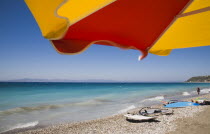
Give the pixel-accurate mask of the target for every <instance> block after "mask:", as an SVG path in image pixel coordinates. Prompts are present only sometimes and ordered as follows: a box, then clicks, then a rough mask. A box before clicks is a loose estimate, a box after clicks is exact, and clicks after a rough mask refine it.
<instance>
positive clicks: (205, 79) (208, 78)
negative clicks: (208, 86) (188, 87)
mask: <svg viewBox="0 0 210 134" xmlns="http://www.w3.org/2000/svg"><path fill="white" fill-rule="evenodd" d="M186 82H208V83H210V75H206V76H196V77H192V78H190V79H188V80H187V81H186Z"/></svg>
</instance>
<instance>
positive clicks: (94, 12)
mask: <svg viewBox="0 0 210 134" xmlns="http://www.w3.org/2000/svg"><path fill="white" fill-rule="evenodd" d="M25 2H26V4H27V5H28V7H29V9H30V10H31V12H32V14H33V15H34V17H35V19H36V21H37V23H38V25H39V27H40V29H41V32H42V35H43V36H44V37H45V38H47V39H49V40H50V41H51V42H52V44H53V46H54V47H55V49H56V50H57V51H58V52H59V53H63V54H77V53H80V52H82V51H84V50H85V49H86V48H88V47H89V46H90V45H91V44H99V45H108V46H116V47H120V48H123V49H136V50H139V51H141V52H142V56H141V57H140V59H143V58H144V57H146V56H147V54H148V52H150V53H152V54H156V55H162V56H165V55H168V54H170V52H171V50H172V49H178V48H187V47H198V46H207V45H210V0H25Z"/></svg>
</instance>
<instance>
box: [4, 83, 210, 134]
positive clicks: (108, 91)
mask: <svg viewBox="0 0 210 134" xmlns="http://www.w3.org/2000/svg"><path fill="white" fill-rule="evenodd" d="M197 87H200V88H201V94H207V93H209V91H210V83H11V82H8V83H6V82H4V83H3V82H2V83H0V133H1V132H6V131H9V130H13V129H17V128H28V127H34V126H47V125H51V124H59V123H66V122H77V121H84V120H91V119H97V118H103V117H107V116H111V115H115V114H119V113H124V112H126V111H127V110H130V109H133V108H135V107H140V106H150V105H153V104H161V103H162V102H161V101H167V100H170V99H183V98H187V97H192V96H197V95H196V88H197Z"/></svg>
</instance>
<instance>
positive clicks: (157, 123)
mask: <svg viewBox="0 0 210 134" xmlns="http://www.w3.org/2000/svg"><path fill="white" fill-rule="evenodd" d="M199 97H206V98H210V95H209V94H206V95H202V96H199ZM191 99H193V98H189V99H187V101H190V100H191ZM153 107H156V108H157V107H162V106H160V105H156V106H153ZM139 109H140V108H136V109H133V110H131V111H132V112H133V111H134V112H135V111H136V112H138V110H139ZM173 110H174V114H172V115H160V116H158V118H157V119H156V120H154V121H149V122H148V121H145V122H130V121H127V120H126V118H125V117H124V116H123V114H118V115H114V116H111V117H106V118H102V119H96V120H91V121H83V122H77V123H66V124H59V125H54V126H49V127H44V128H37V129H31V130H21V131H18V130H14V131H11V132H7V133H19V134H113V133H114V134H179V133H182V134H183V133H186V134H188V133H191V134H192V133H199V134H209V132H210V122H209V120H210V114H209V113H210V106H209V105H206V106H194V107H186V108H175V109H173ZM128 112H129V111H128ZM192 126H193V127H192ZM190 127H192V128H193V129H191V128H190ZM186 128H188V129H186ZM197 131H198V132H197Z"/></svg>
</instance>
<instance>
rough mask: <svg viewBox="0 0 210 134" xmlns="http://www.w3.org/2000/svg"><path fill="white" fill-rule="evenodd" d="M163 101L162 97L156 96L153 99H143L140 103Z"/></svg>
mask: <svg viewBox="0 0 210 134" xmlns="http://www.w3.org/2000/svg"><path fill="white" fill-rule="evenodd" d="M163 99H164V96H156V97H153V98H148V99H144V100H142V102H145V101H158V100H163Z"/></svg>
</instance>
